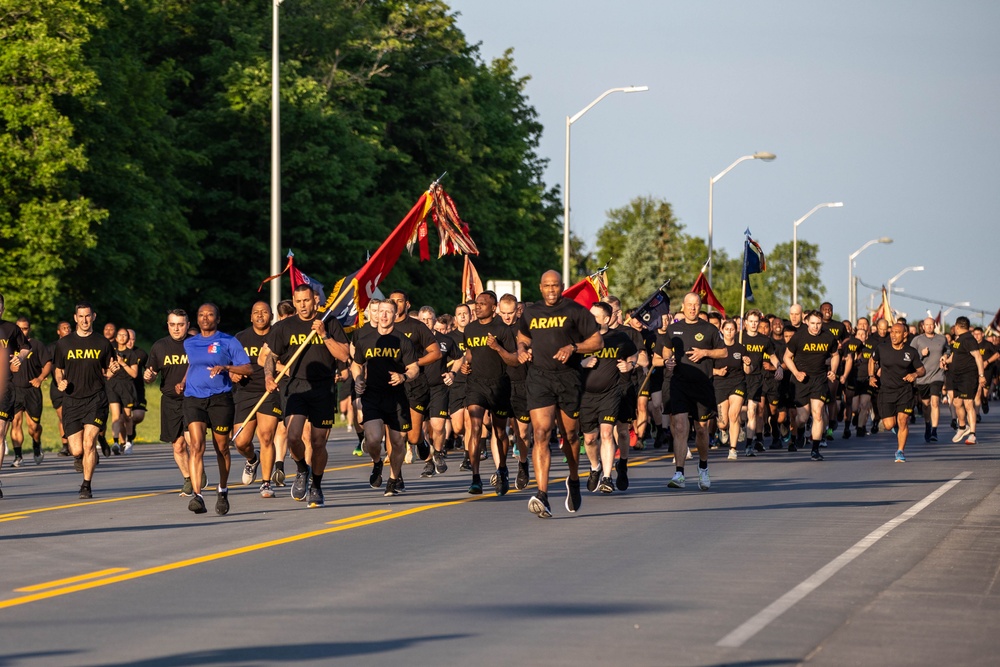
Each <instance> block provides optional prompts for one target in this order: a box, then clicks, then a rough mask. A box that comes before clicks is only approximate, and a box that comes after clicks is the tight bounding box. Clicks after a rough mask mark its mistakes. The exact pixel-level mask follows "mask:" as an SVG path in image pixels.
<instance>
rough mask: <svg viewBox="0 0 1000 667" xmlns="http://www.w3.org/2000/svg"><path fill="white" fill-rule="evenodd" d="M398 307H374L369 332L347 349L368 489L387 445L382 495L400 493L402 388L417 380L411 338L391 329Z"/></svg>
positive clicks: (405, 410)
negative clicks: (360, 423) (369, 466)
mask: <svg viewBox="0 0 1000 667" xmlns="http://www.w3.org/2000/svg"><path fill="white" fill-rule="evenodd" d="M396 315H397V306H396V304H395V303H393V302H392V301H383V302H381V303H379V305H378V307H377V308H376V310H375V320H374V322H375V329H374V333H371V332H367V333H365V334H364V335H362V336H355V338H354V342H353V343H352V344H351V359H352V362H351V375H353V377H354V391H355V393H357V395H358V397H359V400H360V402H361V415H362V419H364V427H365V449H366V450H367V451H368V455H369V456H370V457H371V459H372V473H371V476H370V477H369V478H368V483H369V485H370V486H371V487H372V488H373V489H377V488H379V487H381V486H382V466H383V462H382V438H383V436H384V435H386V432H387V435H388V441H389V471H390V472H389V481H388V482H386V485H385V493H384V494H383V495H384V496H396V495H399V493H400V492H402V491H403V487H402V481H403V458H404V456H405V451H404V449H403V448H404V446H405V444H404V443H405V442H406V440H405V439H404V437H403V434H404V433H405V432H406V431H407V430H409V429H410V428H411V424H410V421H409V420H410V407H409V404H408V402H407V400H406V391H405V389H404V384H405V383H406V382H411V381H413V380H416V378H417V377H418V376H419V374H420V369H419V366H418V365H417V359H418V357H417V355H418V354H419V352H418V351H417V350H416V349H415V348H414V345H413V343H412V341H411V339H409V338H407V337H406V335H405V334H403V333H402V332H399V331H396V330H395V324H396V323H395V320H396Z"/></svg>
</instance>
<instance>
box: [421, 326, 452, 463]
mask: <svg viewBox="0 0 1000 667" xmlns="http://www.w3.org/2000/svg"><path fill="white" fill-rule="evenodd" d="M418 317H419V319H420V322H421V323H422V324H423V325H424V326H425V327H427V330H428V331H430V332H431V335H432V336H433V337H434V340H435V341H436V342H437V345H438V350H440V352H441V358H440V359H438V360H437V361H434V362H432V363H430V364H428V365H427V366H426V367H425V368H424V377H426V378H427V386H428V389H429V390H430V399H429V400H428V402H427V417H428V419H427V422H428V424H429V426H430V428H429V429H428V430H430V435H431V451H430V453H429V455H428V456H427V458H426V461H425V463H424V469H423V472H421V473H420V476H421V477H424V478H427V477H433V476H434V475H441V474H443V473H445V472H446V471H447V470H448V464H447V463H445V455H444V437H445V425H446V424H447V423H448V417H449V415H450V413H449V412H448V403H449V399H448V385H446V384H445V383H444V376H445V374H446V373H448V372H449V371H450V370H451V369H450V367H449V364H450V363H451V362H453V361H455V360H457V359H461V358H462V352H461V351H460V350H459V348H458V343H457V341H456V340H455V339H454V338H452V337H451V336H448V335H447V334H443V333H441V332H440V331H436V330H435V328H434V327H435V325H436V324H437V313H436V312H434V309H433V308H431V307H430V306H424V307H422V308H421V309H420V311H419V312H418Z"/></svg>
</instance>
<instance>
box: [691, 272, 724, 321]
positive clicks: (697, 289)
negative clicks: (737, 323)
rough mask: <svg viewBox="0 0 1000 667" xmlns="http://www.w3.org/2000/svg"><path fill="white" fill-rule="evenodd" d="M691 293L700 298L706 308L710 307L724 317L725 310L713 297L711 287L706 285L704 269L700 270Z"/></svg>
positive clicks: (706, 279) (713, 293)
mask: <svg viewBox="0 0 1000 667" xmlns="http://www.w3.org/2000/svg"><path fill="white" fill-rule="evenodd" d="M691 291H692V292H694V293H695V294H697V295H698V296H700V297H701V302H702V303H703V304H705V305H706V306H711V307H712V308H715V309H716V310H717V311H719V314H721V315H722V316H723V317H725V316H726V309H725V308H723V307H722V303H721V302H720V301H719V299H718V298H717V297H716V296H715V292H713V291H712V286H711V285H709V284H708V278H706V277H705V269H704V268H703V269H702V270H701V273H699V274H698V279H697V280H695V281H694V286H693V287H692V288H691Z"/></svg>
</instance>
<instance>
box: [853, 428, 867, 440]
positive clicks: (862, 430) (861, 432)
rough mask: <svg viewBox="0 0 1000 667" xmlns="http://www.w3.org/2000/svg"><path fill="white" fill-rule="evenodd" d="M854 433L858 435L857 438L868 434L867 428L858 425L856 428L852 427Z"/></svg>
mask: <svg viewBox="0 0 1000 667" xmlns="http://www.w3.org/2000/svg"><path fill="white" fill-rule="evenodd" d="M854 435H856V436H858V437H859V438H863V437H865V436H866V435H868V429H866V428H865V427H864V426H859V427H857V428H856V429H854Z"/></svg>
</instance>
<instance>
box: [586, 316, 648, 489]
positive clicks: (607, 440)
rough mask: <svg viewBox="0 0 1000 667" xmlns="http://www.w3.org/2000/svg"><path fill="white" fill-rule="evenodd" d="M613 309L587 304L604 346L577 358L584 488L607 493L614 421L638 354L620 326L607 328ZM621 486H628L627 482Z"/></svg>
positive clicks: (612, 448) (612, 453) (612, 485)
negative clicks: (586, 469) (580, 382)
mask: <svg viewBox="0 0 1000 667" xmlns="http://www.w3.org/2000/svg"><path fill="white" fill-rule="evenodd" d="M613 312H614V310H613V309H612V307H611V305H610V304H607V303H603V302H601V303H595V304H594V305H593V306H592V307H591V309H590V314H591V315H593V316H594V321H595V322H597V326H598V327H600V333H601V338H602V339H603V341H604V347H602V348H601V349H600V350H598V351H596V352H593V353H591V354H587V355H584V357H583V361H582V362H580V365H581V366H582V367H583V369H584V371H583V399H582V400H581V404H580V426H581V428H582V429H583V444H584V447H585V449H586V451H587V458H588V459H589V460H590V475H589V476H588V478H587V490H588V491H590V492H591V493H594V492H595V491H600V492H601V493H604V494H608V493H613V492H614V490H615V484H614V482H612V480H611V469H612V467H614V462H615V422H616V421H617V418H618V415H619V413H620V411H621V405H620V404H621V400H622V395H623V394H624V392H625V389H626V386H627V384H628V377H629V375H630V374H631V372H632V371H633V370H635V365H636V360H637V357H638V354H639V350H638V348H636V346H635V344H634V343H633V342H632V339H631V337H629V336H628V334H626V333H625V332H624V331H623V330H622V328H621V327H619V329H618V330H616V331H612V330H611V329H609V328H608V324H609V323H610V322H611V318H612V313H613ZM625 479H627V477H626V478H625ZM625 488H626V489H627V488H628V483H627V482H626V483H625ZM622 490H624V489H622Z"/></svg>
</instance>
